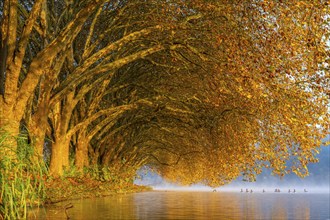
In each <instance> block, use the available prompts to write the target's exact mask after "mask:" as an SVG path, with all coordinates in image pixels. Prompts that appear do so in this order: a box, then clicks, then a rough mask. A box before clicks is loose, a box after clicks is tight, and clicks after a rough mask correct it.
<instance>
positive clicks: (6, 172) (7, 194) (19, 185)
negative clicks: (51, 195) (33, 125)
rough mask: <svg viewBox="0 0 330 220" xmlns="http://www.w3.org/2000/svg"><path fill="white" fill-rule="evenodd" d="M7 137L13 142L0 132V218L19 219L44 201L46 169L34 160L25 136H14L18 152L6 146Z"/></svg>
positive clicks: (7, 135)
mask: <svg viewBox="0 0 330 220" xmlns="http://www.w3.org/2000/svg"><path fill="white" fill-rule="evenodd" d="M9 138H11V139H14V137H11V136H10V135H9V134H7V133H5V132H0V190H1V191H0V219H22V218H26V217H27V210H28V207H29V206H32V205H34V206H36V205H39V204H41V203H42V202H43V200H44V198H45V186H44V177H45V174H46V172H47V169H46V167H45V165H44V163H43V162H42V161H40V160H38V159H36V158H35V157H34V155H33V147H31V146H30V145H29V144H27V138H26V137H24V136H19V137H15V141H16V143H17V149H14V147H13V146H8V141H7V140H8V139H9ZM15 148H16V147H15ZM8 152H11V153H8Z"/></svg>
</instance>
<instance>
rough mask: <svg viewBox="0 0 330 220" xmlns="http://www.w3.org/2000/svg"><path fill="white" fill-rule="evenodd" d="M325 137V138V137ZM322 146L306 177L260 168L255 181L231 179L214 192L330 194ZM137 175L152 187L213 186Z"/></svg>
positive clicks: (329, 165) (328, 161) (329, 169)
mask: <svg viewBox="0 0 330 220" xmlns="http://www.w3.org/2000/svg"><path fill="white" fill-rule="evenodd" d="M328 138H329V136H328V137H327V139H328ZM329 148H330V147H329V145H328V146H327V147H324V146H322V147H321V149H320V154H319V155H318V158H319V163H315V164H309V165H308V169H309V172H310V174H309V176H307V177H305V178H300V177H298V176H296V175H295V174H289V175H287V176H285V177H284V178H283V179H280V178H279V177H277V176H272V175H271V171H270V170H264V172H263V173H262V174H260V175H259V176H257V180H256V182H245V181H243V180H242V178H241V177H240V178H238V179H236V180H234V181H233V182H232V183H230V184H228V185H225V186H222V187H219V188H216V190H217V191H221V192H222V191H229V192H240V191H241V189H243V190H244V192H245V191H246V189H248V190H251V189H252V190H253V192H263V190H265V191H266V193H270V192H272V193H274V190H275V189H277V188H278V189H280V190H281V192H285V193H288V191H289V189H290V192H292V191H293V189H295V190H296V193H304V189H306V190H307V191H308V192H310V193H330V149H329ZM140 175H141V178H140V179H137V180H136V181H135V183H136V184H139V185H148V186H151V187H152V188H153V189H154V190H182V191H183V190H189V191H212V190H214V189H213V188H210V187H207V186H204V185H200V184H196V185H192V186H180V185H177V184H174V183H169V182H166V181H165V180H163V179H162V178H161V177H160V176H159V175H157V174H155V173H152V172H148V171H147V172H146V171H145V170H144V171H141V173H140Z"/></svg>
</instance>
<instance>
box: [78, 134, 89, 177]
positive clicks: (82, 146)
mask: <svg viewBox="0 0 330 220" xmlns="http://www.w3.org/2000/svg"><path fill="white" fill-rule="evenodd" d="M88 145H89V141H88V139H87V137H86V131H85V130H83V129H82V130H81V131H79V132H78V141H77V145H76V154H75V165H76V167H77V169H78V170H80V171H81V170H82V169H83V168H84V167H88V166H89V158H88Z"/></svg>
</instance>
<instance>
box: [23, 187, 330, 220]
mask: <svg viewBox="0 0 330 220" xmlns="http://www.w3.org/2000/svg"><path fill="white" fill-rule="evenodd" d="M329 200H330V194H328V193H326V194H322V193H317V194H313V193H295V194H293V193H290V194H289V193H240V192H237V193H235V192H192V191H185V192H181V191H151V192H143V193H132V194H127V195H115V196H112V197H104V198H96V199H84V200H76V201H71V203H72V205H73V208H71V209H68V210H67V213H68V215H69V216H70V219H71V220H78V219H79V220H84V219H87V220H89V219H151V220H153V219H262V220H264V219H299V220H300V219H313V220H314V219H322V220H326V219H330V211H329V205H330V204H329V203H330V201H329ZM68 203H69V202H64V203H62V204H57V206H58V207H57V208H54V207H52V208H48V209H44V208H39V209H37V210H34V211H33V212H31V213H30V218H29V219H33V218H36V219H66V214H65V212H64V208H61V206H65V205H66V204H68Z"/></svg>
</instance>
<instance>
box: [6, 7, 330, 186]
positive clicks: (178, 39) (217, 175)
mask: <svg viewBox="0 0 330 220" xmlns="http://www.w3.org/2000/svg"><path fill="white" fill-rule="evenodd" d="M329 7H330V6H329V3H328V1H325V0H317V1H309V0H306V1H298V0H290V1H289V0H287V1H285V0H283V1H280V0H278V1H267V0H264V1H258V0H249V1H236V0H233V1H227V0H221V1H212V0H196V1H195V0H194V1H190V0H187V1H179V0H170V1H158V0H148V1H138V0H125V1H118V0H98V1H88V0H84V1H75V0H74V1H68V0H61V1H53V0H34V1H27V2H26V1H19V0H13V1H9V0H5V1H4V2H3V3H0V12H1V13H0V15H1V38H0V40H1V44H0V52H1V60H0V61H1V65H0V109H1V111H0V127H2V128H3V129H4V130H6V132H9V133H11V134H13V135H17V134H18V133H21V132H26V133H28V135H29V137H30V141H31V142H32V143H33V144H34V146H35V150H36V157H40V156H42V155H43V154H45V153H46V152H47V150H48V151H49V148H48V146H51V153H50V155H51V156H50V157H51V161H50V172H51V174H52V175H54V176H59V175H62V174H63V172H64V171H65V170H66V169H68V167H69V166H70V161H69V158H70V155H71V158H74V161H75V166H76V167H78V168H79V169H83V168H84V167H89V166H94V165H100V166H102V167H116V170H117V172H118V173H120V172H125V171H126V170H132V168H134V169H138V168H139V167H141V166H142V165H148V166H150V167H153V168H154V169H155V170H156V171H157V172H159V173H160V174H161V175H162V176H163V177H165V178H168V179H169V180H172V181H176V182H180V183H185V184H191V183H196V182H202V183H205V184H207V185H212V186H217V185H222V184H226V183H229V182H230V181H232V180H233V179H235V178H237V177H238V176H241V175H243V176H244V177H245V178H247V179H249V180H254V178H255V176H256V175H258V174H260V173H261V171H262V169H263V168H264V167H266V168H271V169H272V170H273V173H274V174H277V175H279V176H283V175H285V174H287V173H291V172H294V173H296V174H297V175H299V176H306V175H308V169H307V165H308V163H314V162H317V154H318V148H319V147H320V145H321V140H322V138H324V137H325V136H326V135H327V134H328V133H329V109H328V108H329V93H330V91H329V84H330V82H329V81H330V80H329V57H330V56H329V53H330V51H329V37H330V35H329V33H330V21H329V19H330V17H329V12H330V8H329ZM5 144H8V143H5ZM11 144H12V143H11ZM1 151H2V152H5V150H4V148H2V149H0V152H1Z"/></svg>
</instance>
